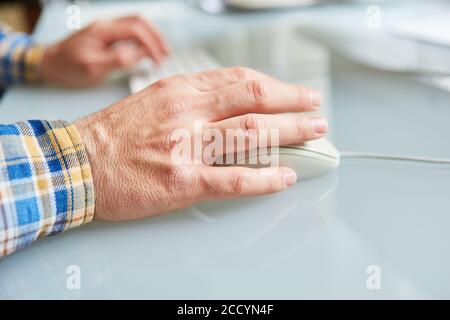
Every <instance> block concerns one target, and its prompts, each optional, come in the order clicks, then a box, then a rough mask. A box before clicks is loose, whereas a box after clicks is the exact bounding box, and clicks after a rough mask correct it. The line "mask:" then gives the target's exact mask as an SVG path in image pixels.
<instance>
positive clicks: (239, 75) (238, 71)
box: [231, 66, 250, 81]
mask: <svg viewBox="0 0 450 320" xmlns="http://www.w3.org/2000/svg"><path fill="white" fill-rule="evenodd" d="M231 73H232V74H233V75H234V77H235V78H236V79H237V80H238V81H242V80H247V79H248V78H249V74H250V69H249V68H246V67H240V66H238V67H234V68H232V69H231Z"/></svg>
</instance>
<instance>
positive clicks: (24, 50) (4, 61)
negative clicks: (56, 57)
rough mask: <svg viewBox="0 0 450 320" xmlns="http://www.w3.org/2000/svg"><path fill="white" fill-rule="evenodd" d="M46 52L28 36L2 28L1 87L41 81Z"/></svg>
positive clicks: (0, 35) (0, 48)
mask: <svg viewBox="0 0 450 320" xmlns="http://www.w3.org/2000/svg"><path fill="white" fill-rule="evenodd" d="M44 52H45V48H44V47H43V46H40V45H37V44H35V43H34V42H33V40H32V39H31V37H30V36H29V35H28V34H26V33H21V32H11V31H10V30H9V29H7V28H5V27H4V26H0V87H6V86H8V85H11V84H15V83H22V82H32V81H37V80H39V78H40V65H41V61H42V58H43V56H44Z"/></svg>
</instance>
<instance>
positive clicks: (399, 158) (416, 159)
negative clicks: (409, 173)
mask: <svg viewBox="0 0 450 320" xmlns="http://www.w3.org/2000/svg"><path fill="white" fill-rule="evenodd" d="M340 155H341V157H342V158H368V159H379V160H397V161H413V162H423V163H435V164H450V159H445V158H426V157H412V156H404V155H398V154H382V153H371V152H351V151H349V152H346V151H344V152H340Z"/></svg>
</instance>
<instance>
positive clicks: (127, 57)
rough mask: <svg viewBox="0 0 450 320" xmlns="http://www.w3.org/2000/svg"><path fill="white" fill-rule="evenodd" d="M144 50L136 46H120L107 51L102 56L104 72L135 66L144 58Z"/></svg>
mask: <svg viewBox="0 0 450 320" xmlns="http://www.w3.org/2000/svg"><path fill="white" fill-rule="evenodd" d="M145 55H146V54H145V52H144V50H142V48H140V47H136V46H120V47H115V48H111V49H109V50H108V51H107V52H105V54H104V61H103V67H104V72H105V73H107V72H110V71H112V70H115V69H125V68H129V67H131V66H133V65H135V64H136V63H137V62H138V61H139V60H140V59H142V58H143V57H144V56H145Z"/></svg>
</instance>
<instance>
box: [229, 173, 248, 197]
mask: <svg viewBox="0 0 450 320" xmlns="http://www.w3.org/2000/svg"><path fill="white" fill-rule="evenodd" d="M250 188H251V179H250V177H249V176H248V175H244V174H241V175H238V176H236V177H235V178H234V179H233V180H232V186H231V191H232V192H233V193H234V194H237V195H245V194H247V193H248V191H249V190H250Z"/></svg>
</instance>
